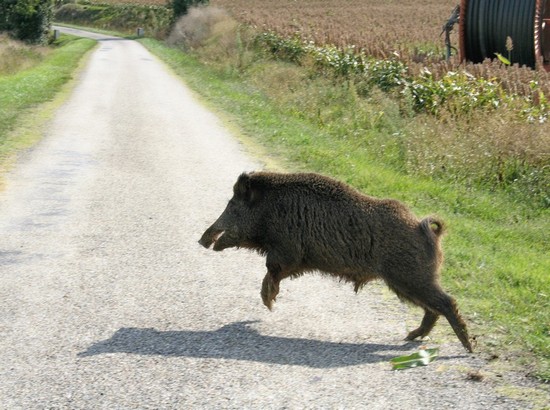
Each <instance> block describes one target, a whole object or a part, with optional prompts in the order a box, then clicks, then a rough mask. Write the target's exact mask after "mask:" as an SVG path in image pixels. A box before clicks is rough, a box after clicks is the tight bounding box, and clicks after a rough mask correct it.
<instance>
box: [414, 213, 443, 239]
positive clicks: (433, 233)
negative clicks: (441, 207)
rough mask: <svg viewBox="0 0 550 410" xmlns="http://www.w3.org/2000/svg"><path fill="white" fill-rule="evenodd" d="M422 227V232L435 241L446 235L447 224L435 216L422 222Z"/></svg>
mask: <svg viewBox="0 0 550 410" xmlns="http://www.w3.org/2000/svg"><path fill="white" fill-rule="evenodd" d="M420 227H421V228H422V231H424V233H425V234H426V235H427V236H428V238H431V239H433V240H435V241H437V239H438V238H439V237H440V236H441V235H443V234H444V233H445V224H444V223H443V221H442V220H441V219H439V218H437V217H435V216H428V217H427V218H424V219H423V220H422V221H420Z"/></svg>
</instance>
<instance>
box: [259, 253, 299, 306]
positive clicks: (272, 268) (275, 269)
mask: <svg viewBox="0 0 550 410" xmlns="http://www.w3.org/2000/svg"><path fill="white" fill-rule="evenodd" d="M288 256H289V255H287V257H286V258H285V259H286V260H285V259H282V258H279V257H278V255H277V253H275V252H270V253H268V254H267V260H266V267H267V273H266V275H265V277H264V280H263V282H262V290H261V292H260V294H261V295H262V301H263V302H264V305H266V306H267V308H268V309H269V310H271V309H272V308H273V302H274V301H275V299H276V298H277V295H278V294H279V283H280V282H281V280H283V279H284V278H288V277H289V276H291V275H292V274H293V273H295V272H296V271H297V269H296V265H295V264H294V263H292V262H291V261H290V258H289V257H288Z"/></svg>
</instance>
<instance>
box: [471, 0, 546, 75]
mask: <svg viewBox="0 0 550 410" xmlns="http://www.w3.org/2000/svg"><path fill="white" fill-rule="evenodd" d="M464 6H466V7H467V9H466V10H464V11H465V13H464V14H463V16H464V17H465V21H464V22H463V24H464V25H465V26H464V37H465V38H464V39H463V40H464V41H465V53H466V56H465V57H466V59H467V60H469V61H472V62H474V63H480V62H482V61H483V60H484V59H486V58H490V59H493V58H495V57H496V53H499V54H502V56H504V57H505V58H507V59H509V60H510V62H511V63H512V64H514V63H518V64H520V65H527V66H529V67H533V68H534V67H535V64H536V57H535V38H534V36H535V30H534V22H535V10H536V0H467V1H463V6H462V7H464ZM510 39H511V43H510ZM509 49H510V50H509Z"/></svg>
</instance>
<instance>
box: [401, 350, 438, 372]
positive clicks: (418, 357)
mask: <svg viewBox="0 0 550 410" xmlns="http://www.w3.org/2000/svg"><path fill="white" fill-rule="evenodd" d="M437 356H439V349H437V348H434V349H421V350H420V351H418V352H417V353H413V354H410V355H407V356H400V357H395V358H393V359H391V360H390V362H391V364H392V370H405V369H414V368H415V367H418V366H427V365H429V364H430V363H431V362H433V361H434V360H435V359H436V358H437Z"/></svg>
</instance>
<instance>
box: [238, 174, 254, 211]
mask: <svg viewBox="0 0 550 410" xmlns="http://www.w3.org/2000/svg"><path fill="white" fill-rule="evenodd" d="M233 192H234V194H235V196H236V197H237V198H239V199H242V200H243V201H245V202H246V203H247V204H249V205H253V204H254V203H256V202H257V201H258V200H259V199H260V191H259V190H258V189H257V188H256V187H254V185H253V181H252V178H251V176H250V174H247V173H242V174H241V175H240V176H239V179H238V180H237V182H236V183H235V186H234V187H233Z"/></svg>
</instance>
